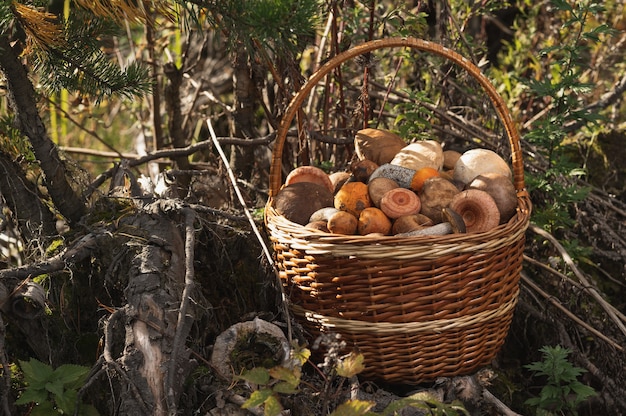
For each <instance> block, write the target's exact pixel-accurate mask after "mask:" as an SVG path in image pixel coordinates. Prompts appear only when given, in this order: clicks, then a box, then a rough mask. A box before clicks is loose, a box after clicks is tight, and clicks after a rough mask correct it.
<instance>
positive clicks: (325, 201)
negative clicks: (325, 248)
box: [273, 182, 333, 225]
mask: <svg viewBox="0 0 626 416" xmlns="http://www.w3.org/2000/svg"><path fill="white" fill-rule="evenodd" d="M273 205H274V208H275V209H276V212H278V213H279V214H280V215H282V216H284V217H285V218H287V219H288V220H290V221H293V222H295V223H298V224H301V225H304V224H307V223H308V222H309V218H311V214H313V213H314V212H315V211H317V210H318V209H320V208H324V207H330V206H333V195H332V193H331V192H330V191H329V190H328V188H326V187H324V186H322V185H319V184H317V183H313V182H296V183H292V184H290V185H288V186H284V187H283V188H281V189H280V191H278V193H277V194H276V197H274V201H273Z"/></svg>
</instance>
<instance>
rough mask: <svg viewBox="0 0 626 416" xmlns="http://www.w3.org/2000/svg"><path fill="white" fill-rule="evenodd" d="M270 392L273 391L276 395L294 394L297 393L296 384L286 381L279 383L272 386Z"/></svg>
mask: <svg viewBox="0 0 626 416" xmlns="http://www.w3.org/2000/svg"><path fill="white" fill-rule="evenodd" d="M272 390H274V392H276V393H282V394H295V393H297V392H298V389H297V384H296V385H293V384H291V383H288V382H286V381H281V382H280V383H277V384H276V385H274V386H272Z"/></svg>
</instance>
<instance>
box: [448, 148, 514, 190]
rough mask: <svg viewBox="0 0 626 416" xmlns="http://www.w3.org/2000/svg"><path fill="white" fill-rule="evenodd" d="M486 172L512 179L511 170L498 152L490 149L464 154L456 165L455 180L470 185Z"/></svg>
mask: <svg viewBox="0 0 626 416" xmlns="http://www.w3.org/2000/svg"><path fill="white" fill-rule="evenodd" d="M486 172H494V173H500V174H502V175H507V176H509V177H512V176H513V174H512V172H511V168H509V165H508V164H507V163H506V162H505V161H504V159H502V158H501V157H500V156H499V155H498V154H497V153H496V152H494V151H493V150H489V149H471V150H468V151H466V152H464V153H463V154H462V155H461V157H459V160H457V162H456V164H455V165H454V179H455V180H457V181H460V182H462V183H464V184H468V183H470V182H471V181H472V179H474V178H475V177H477V176H478V175H481V174H483V173H486Z"/></svg>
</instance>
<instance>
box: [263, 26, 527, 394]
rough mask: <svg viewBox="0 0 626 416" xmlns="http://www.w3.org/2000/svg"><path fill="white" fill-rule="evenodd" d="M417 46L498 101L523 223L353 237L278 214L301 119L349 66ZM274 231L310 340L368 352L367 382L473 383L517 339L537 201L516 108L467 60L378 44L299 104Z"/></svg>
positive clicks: (316, 76)
mask: <svg viewBox="0 0 626 416" xmlns="http://www.w3.org/2000/svg"><path fill="white" fill-rule="evenodd" d="M398 47H400V48H410V50H417V51H421V52H427V53H429V54H434V55H436V56H438V57H443V58H445V60H446V61H451V62H452V63H454V64H456V65H458V67H460V68H462V69H463V70H464V71H467V72H468V73H469V74H470V75H471V78H473V79H475V80H476V81H477V82H478V83H479V84H480V86H481V88H482V89H483V90H484V91H485V93H486V95H487V96H488V97H489V99H490V100H491V101H492V104H493V108H494V109H495V111H496V113H497V114H498V117H499V118H500V122H501V123H502V124H503V126H504V130H505V132H506V136H507V138H508V144H509V145H510V151H511V160H512V162H511V165H512V169H513V181H514V185H515V188H516V190H517V193H518V210H517V214H516V216H514V218H512V219H511V220H510V221H509V222H508V223H506V224H503V225H500V226H498V227H497V228H495V229H493V230H491V231H489V232H485V233H477V234H451V235H446V236H439V237H433V236H430V237H427V236H420V237H397V236H385V237H375V238H374V237H371V236H345V235H336V234H328V233H322V232H316V231H313V230H310V229H306V228H304V227H303V226H301V225H299V224H295V223H293V222H291V221H289V220H287V219H286V218H284V217H283V216H281V215H279V214H278V213H277V212H276V210H275V209H274V208H273V206H272V203H273V196H275V195H276V193H277V192H278V191H279V190H280V187H281V184H282V179H281V178H282V174H281V170H282V157H283V156H282V154H283V148H284V143H285V139H286V137H287V134H288V130H289V129H290V128H291V126H292V122H293V120H294V117H295V116H296V114H297V113H298V111H299V109H300V108H301V106H302V105H303V103H304V100H305V98H306V97H307V96H308V95H309V94H310V92H311V91H312V89H313V88H314V87H315V86H316V85H317V84H318V83H319V82H320V80H322V79H323V77H324V76H326V75H327V74H328V73H330V72H331V71H332V70H333V69H335V68H337V67H339V66H340V65H341V64H342V63H343V62H345V61H347V60H351V59H353V58H357V57H359V56H360V55H363V54H366V53H369V52H372V51H374V50H376V49H380V48H398ZM272 156H273V157H272V162H271V170H270V198H269V200H268V203H267V205H266V210H265V223H266V228H267V230H268V233H269V236H270V239H271V241H272V243H273V249H274V253H275V260H276V263H277V267H278V269H279V274H280V278H281V280H282V282H283V284H284V287H285V292H286V294H287V297H288V299H289V304H290V308H291V311H292V313H293V314H294V316H295V317H296V319H297V320H298V321H299V322H300V323H301V324H302V325H303V326H304V328H305V329H306V331H307V332H309V333H310V335H311V337H312V338H314V337H316V336H317V335H319V333H320V332H329V331H333V332H338V333H340V334H341V335H342V338H343V339H344V340H345V341H346V342H347V343H348V345H349V347H355V348H357V349H358V350H359V351H360V352H362V353H363V354H364V357H365V366H366V370H365V372H364V373H363V375H364V376H365V377H367V378H372V379H377V380H382V381H387V382H392V383H406V384H418V383H422V382H427V381H432V380H434V379H436V378H438V377H451V376H456V375H461V374H468V373H471V372H473V371H475V370H477V369H479V368H480V367H482V366H485V365H487V364H489V363H490V361H491V360H492V359H493V358H494V356H495V354H496V353H497V352H498V350H499V349H500V347H501V346H502V344H503V342H504V340H505V337H506V335H507V332H508V329H509V326H510V323H511V320H512V316H513V312H514V308H515V305H516V302H517V296H518V292H519V286H518V282H519V276H520V271H521V265H522V255H523V250H524V242H525V231H526V228H527V227H528V222H529V217H530V210H531V203H530V200H529V197H528V193H527V192H526V190H525V184H524V172H523V162H522V152H521V149H520V144H519V133H518V132H517V130H516V128H515V126H514V124H513V121H512V118H511V116H510V114H509V112H508V111H507V109H506V106H505V103H504V101H503V100H502V98H501V97H500V96H499V94H498V93H497V91H496V90H495V88H494V87H493V86H492V84H491V83H490V82H489V81H488V80H487V79H486V78H485V77H484V76H483V75H482V74H481V72H480V71H479V69H478V68H477V67H475V66H474V65H473V64H472V63H470V62H469V61H468V60H467V59H465V58H463V57H462V56H461V55H459V54H458V53H456V52H454V51H451V50H449V49H446V48H444V47H442V46H441V45H438V44H434V43H432V42H427V41H423V40H420V39H415V38H389V39H382V40H375V41H371V42H367V43H364V44H361V45H359V46H355V47H352V48H350V49H349V50H347V51H345V52H343V53H341V54H339V55H337V56H335V57H333V58H331V59H330V60H329V61H327V62H326V63H325V64H324V65H323V66H321V67H320V69H319V70H317V71H316V72H314V73H313V75H312V76H311V77H310V78H309V80H308V81H307V82H306V83H305V84H304V86H303V87H302V88H301V89H300V91H299V92H298V94H296V96H295V97H294V98H293V100H292V101H291V103H290V105H289V107H288V108H287V111H286V113H285V115H284V117H283V119H282V123H281V125H280V128H279V130H278V135H277V140H276V142H275V147H274V149H273V155H272Z"/></svg>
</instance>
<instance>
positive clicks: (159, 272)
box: [118, 204, 195, 416]
mask: <svg viewBox="0 0 626 416" xmlns="http://www.w3.org/2000/svg"><path fill="white" fill-rule="evenodd" d="M161 209H162V206H160V205H159V204H155V205H152V206H150V207H148V212H145V213H140V214H138V215H137V216H136V217H134V218H132V219H129V220H128V221H127V222H126V221H125V225H124V226H125V227H126V226H128V227H129V230H133V229H134V230H137V231H136V232H135V234H136V236H135V238H133V239H131V241H129V244H131V245H133V244H134V242H133V240H137V241H144V243H143V244H142V246H141V248H140V249H139V250H138V251H137V253H136V254H135V255H134V257H133V259H132V262H131V268H130V270H128V284H127V286H126V289H125V295H126V301H127V305H126V307H125V312H124V313H125V315H126V318H127V319H126V337H125V347H124V351H123V354H122V356H121V357H120V358H119V360H118V362H119V364H121V368H124V371H125V373H126V376H127V377H128V380H129V382H130V383H131V384H132V386H134V387H135V388H136V389H135V391H137V392H139V395H140V398H141V403H140V402H138V399H139V398H138V397H137V395H136V394H131V392H132V391H133V389H131V390H128V391H127V392H126V393H125V394H123V397H122V398H121V403H120V414H135V415H141V414H146V412H145V410H144V409H149V413H148V414H150V415H155V416H165V415H174V414H177V410H176V408H177V401H178V399H179V398H180V395H181V393H182V389H183V381H184V379H185V378H186V377H187V376H188V374H189V372H190V371H191V369H192V368H193V367H194V364H195V362H194V361H193V360H190V359H189V356H190V353H191V351H190V350H189V349H188V348H187V347H186V346H185V340H186V339H187V336H188V334H189V329H190V323H191V322H193V313H192V312H191V311H189V310H188V309H189V308H188V307H187V306H186V305H188V302H185V297H186V296H189V293H188V292H187V290H186V289H187V286H190V285H189V284H187V283H188V280H191V276H188V274H191V272H189V273H188V267H189V266H188V265H187V264H186V261H185V260H186V258H187V256H189V253H188V250H186V247H185V241H183V239H182V237H181V234H180V231H179V230H178V229H177V227H176V221H173V220H171V219H169V218H167V216H166V215H165V214H164V213H163V212H162V211H161ZM187 228H188V231H189V228H191V232H192V233H193V226H191V227H187ZM129 232H130V231H129ZM120 279H123V277H122V276H120ZM181 298H183V299H182V300H181ZM183 305H185V307H183ZM179 314H182V315H183V316H182V317H181V316H179Z"/></svg>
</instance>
